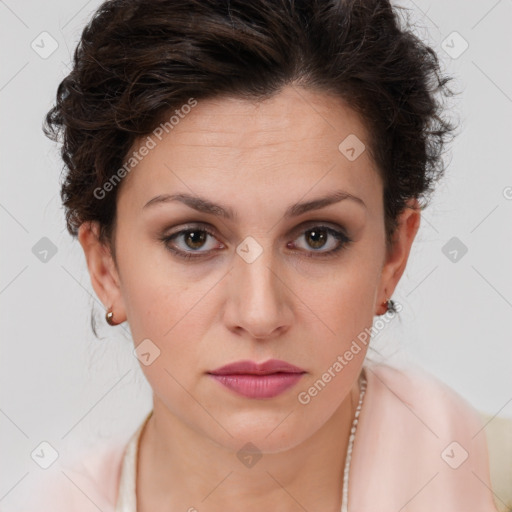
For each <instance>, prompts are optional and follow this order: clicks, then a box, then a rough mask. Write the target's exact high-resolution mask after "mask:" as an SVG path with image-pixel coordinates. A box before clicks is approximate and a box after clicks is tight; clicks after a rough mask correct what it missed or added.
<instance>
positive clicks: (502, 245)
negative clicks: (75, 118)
mask: <svg viewBox="0 0 512 512" xmlns="http://www.w3.org/2000/svg"><path fill="white" fill-rule="evenodd" d="M99 3H100V2H98V1H96V0H93V1H89V2H84V1H83V0H72V1H71V0H66V1H64V0H59V1H56V0H53V1H47V2H36V1H35V0H30V1H24V2H14V0H6V1H0V17H1V29H0V34H1V35H0V37H1V39H2V54H1V64H0V101H1V112H2V123H1V137H0V141H1V142H0V143H1V153H0V158H1V173H2V175H1V188H0V222H1V229H2V249H3V250H2V261H1V267H0V268H1V275H0V315H1V332H2V357H1V359H0V362H1V363H0V364H1V378H2V385H1V387H0V393H1V395H0V412H1V414H0V426H1V431H2V435H1V437H0V442H1V449H2V461H3V464H2V466H1V473H0V475H1V478H0V507H3V509H4V510H8V509H9V508H10V507H12V506H13V505H14V504H15V503H16V502H17V500H18V498H19V497H20V496H22V495H23V494H24V493H25V489H27V488H28V487H27V486H28V485H29V484H30V482H31V480H34V479H37V478H38V472H41V471H44V470H43V469H41V468H40V467H39V466H38V465H37V464H36V463H35V462H34V461H33V460H32V458H31V456H30V454H31V452H32V451H33V450H34V449H35V448H36V447H37V446H38V445H39V443H40V442H41V441H47V442H49V443H50V444H51V445H52V446H53V447H55V449H56V450H57V451H58V452H59V453H61V452H65V451H66V449H67V448H66V447H67V446H68V445H77V444H89V443H91V444H92V443H94V442H95V441H96V440H98V439H102V440H106V441H108V440H109V439H111V438H112V437H113V436H116V437H119V436H128V435H129V434H130V433H131V432H132V431H133V430H135V428H136V427H137V426H138V424H139V422H140V421H141V419H142V418H143V416H144V415H145V414H146V413H147V412H148V411H149V409H150V407H151V403H150V396H151V394H150V389H149V386H148V385H147V383H146V382H145V380H144V377H143V375H142V372H141V371H140V368H139V366H138V361H137V360H136V359H135V357H133V355H132V346H131V339H130V333H129V330H128V328H127V327H126V326H125V327H116V328H110V327H108V326H106V325H105V326H104V327H103V325H104V323H103V322H102V316H103V312H102V311H103V310H102V307H101V304H100V303H99V301H98V300H97V299H96V298H95V296H94V293H93V291H92V287H91V285H90V280H89V275H88V273H87V269H86V266H85V259H84V257H83V253H82V251H81V248H80V246H79V244H78V242H77V241H73V240H72V239H71V237H70V236H69V235H68V234H67V232H66V231H65V229H64V217H63V211H62V209H61V207H60V202H59V175H60V171H61V168H62V163H61V161H60V160H59V155H58V149H57V148H56V146H55V145H53V143H51V142H50V141H48V140H47V139H46V138H45V137H44V136H43V134H42V131H41V123H42V118H43V116H44V114H45V113H46V111H47V110H48V109H49V108H50V107H51V105H52V102H53V99H54V96H55V92H56V88H57V85H58V83H59V82H60V80H61V79H62V78H63V77H64V76H65V75H66V74H67V73H68V65H69V62H70V58H71V54H72V52H73V50H74V47H75V45H76V42H77V40H78V37H79V35H80V32H81V30H82V28H83V26H84V24H85V22H86V20H88V18H89V16H90V14H91V13H92V12H93V10H94V9H95V8H96V7H97V6H98V5H99ZM400 5H404V6H406V7H410V8H412V9H413V10H414V18H413V19H414V20H416V29H415V30H416V32H417V33H418V34H419V35H420V36H421V37H422V38H423V39H424V40H426V41H428V42H429V43H430V44H431V45H432V46H433V47H434V49H435V50H436V51H437V53H438V55H439V57H440V58H441V60H442V63H443V69H444V70H445V71H446V72H447V73H449V74H451V75H454V76H456V79H457V82H456V83H454V84H453V86H452V87H454V88H456V89H457V90H461V91H462V94H461V95H459V96H458V97H457V98H456V99H454V100H453V101H452V102H451V103H450V105H449V107H448V108H449V109H450V111H453V113H454V115H455V116H456V117H457V118H458V119H459V120H460V122H461V125H460V128H459V131H460V132H461V133H460V134H459V136H458V137H457V139H456V140H455V142H454V143H453V144H452V146H451V147H450V153H449V154H448V156H447V161H449V167H448V172H447V175H446V177H445V179H444V181H443V182H442V184H441V185H440V187H439V188H438V191H437V194H436V195H435V196H434V200H433V202H432V204H431V206H430V207H429V208H428V209H427V210H426V211H425V213H424V215H423V220H422V225H421V228H420V231H419V234H418V236H417V239H416V241H415V243H414V246H413V249H412V252H411V257H410V261H409V265H408V267H407V269H406V271H405V274H404V276H403V278H402V280H401V282H400V285H399V287H398V290H397V291H396V293H395V295H394V298H396V299H397V300H398V301H399V302H400V303H401V304H402V305H403V307H404V309H403V311H402V312H401V315H400V319H395V320H394V321H393V322H392V324H390V325H389V326H387V327H386V329H384V330H383V331H382V332H381V334H379V336H378V337H377V338H376V339H375V343H374V347H375V348H376V349H377V350H379V351H381V352H382V359H383V360H386V361H389V362H390V363H396V364H406V365H414V364H415V365H419V366H421V367H423V368H425V369H426V370H427V371H429V372H430V373H432V374H434V375H435V376H437V377H438V378H440V379H441V380H443V381H444V382H446V383H447V384H448V385H449V386H451V387H452V388H453V389H454V390H456V391H457V392H458V393H459V394H461V395H462V396H463V397H464V398H466V399H467V400H468V401H469V402H471V403H472V404H473V405H474V406H475V407H476V408H478V409H479V410H481V411H483V412H487V413H488V414H492V415H494V414H499V415H500V416H506V417H512V371H511V366H512V365H511V362H512V343H511V341H512V340H511V328H510V319H511V318H512V271H511V262H512V234H511V233H512V230H511V220H512V171H511V169H512V167H511V151H510V149H511V137H510V136H511V133H512V130H511V127H512V126H511V125H512V76H511V67H510V62H511V61H510V55H511V52H512V44H511V37H510V25H511V21H512V1H511V0H500V1H495V0H486V1H479V2H467V1H465V0H445V1H443V2H441V1H437V2H433V1H430V2H429V1H427V0H423V1H419V0H418V1H416V2H402V3H400ZM454 31H456V32H457V33H459V34H460V36H461V37H462V38H463V39H460V38H459V36H457V35H456V34H455V35H454V34H453V32H454ZM42 32H48V33H49V34H50V36H51V38H50V37H49V36H40V34H41V33H42ZM52 40H54V41H55V42H56V44H58V48H57V49H56V50H55V51H54V52H53V53H52V54H51V55H49V56H47V55H45V54H44V52H49V51H50V50H51V49H52V47H51V44H52ZM464 40H465V41H467V44H468V45H469V46H468V48H467V49H466V50H465V51H464V52H463V53H462V54H460V55H458V53H460V51H461V49H462V48H463V46H462V44H463V41H464ZM443 41H445V43H443ZM33 42H34V43H33ZM53 44H55V43H53ZM446 44H448V45H449V47H451V50H449V51H451V52H452V56H450V55H448V53H446V52H445V50H444V49H443V48H444V47H446V46H445V45H446ZM31 45H33V46H35V48H37V51H36V49H34V48H33V47H32V46H31ZM36 45H38V46H36ZM454 52H455V53H454ZM43 57H45V58H43ZM43 237H47V238H48V239H49V240H51V242H52V243H53V244H54V245H55V247H56V249H57V252H56V254H55V255H53V257H50V256H51V253H50V254H49V255H48V256H47V261H46V262H43V261H41V260H40V259H39V258H38V257H37V256H36V254H34V252H33V247H34V246H36V249H37V248H38V247H39V246H37V245H36V244H38V243H44V242H40V240H41V239H42V238H43ZM453 237H456V239H457V240H455V241H453V240H452V241H451V242H450V240H451V239H452V238H453ZM454 243H455V244H458V248H457V245H455V246H452V244H454ZM446 244H448V246H447V245H446ZM461 244H463V245H464V246H465V247H466V248H467V253H466V254H464V255H462V256H461V254H462V253H461V251H460V247H462V245H461ZM454 247H455V248H456V250H457V251H458V252H457V258H456V260H455V261H453V256H450V255H449V256H450V257H447V256H446V255H445V253H449V251H452V250H453V248H454ZM34 251H35V252H37V250H34ZM453 254H454V253H453V252H452V255H453ZM40 256H41V255H40ZM93 305H95V309H96V311H97V313H98V315H97V316H98V319H99V324H100V326H101V327H100V331H99V334H100V335H101V336H102V337H103V339H102V340H97V339H96V338H95V337H94V336H93V334H92V332H91V330H90V326H89V316H90V314H89V311H90V309H91V307H92V306H93Z"/></svg>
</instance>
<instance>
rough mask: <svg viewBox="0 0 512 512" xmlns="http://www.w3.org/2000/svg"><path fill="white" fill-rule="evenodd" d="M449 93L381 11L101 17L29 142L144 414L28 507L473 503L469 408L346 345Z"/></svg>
mask: <svg viewBox="0 0 512 512" xmlns="http://www.w3.org/2000/svg"><path fill="white" fill-rule="evenodd" d="M447 82H448V79H447V78H445V77H442V76H440V73H439V66H438V60H437V57H436V55H435V53H434V52H433V51H432V50H431V49H430V48H429V47H428V46H425V45H424V44H423V43H422V42H421V41H420V40H419V39H418V38H416V37H415V36H414V35H413V34H412V33H411V32H409V31H407V30H406V29H404V28H403V27H401V26H400V22H399V17H398V13H397V12H396V10H393V9H392V7H391V6H390V4H389V3H388V2H386V1H382V0H379V1H377V0H373V1H372V0H368V1H365V2H357V1H338V0H332V1H329V2H327V1H325V0H323V1H320V0H316V1H315V0H308V1H305V0H304V1H296V2H294V1H291V0H256V1H252V2H243V1H240V0H235V1H228V2H216V1H213V0H183V1H168V0H167V1H163V0H151V1H148V0H145V1H142V0H128V1H126V0H125V1H109V2H105V3H104V4H103V5H102V6H101V7H100V8H99V9H98V11H97V12H96V14H95V15H94V17H93V19H92V20H91V22H90V23H89V24H88V26H87V27H86V28H85V30H84V32H83V34H82V38H81V41H80V43H79V45H78V47H77V50H76V52H75V57H74V67H73V69H72V71H71V73H70V74H69V75H68V76H67V77H66V78H65V79H64V80H63V81H62V83H61V84H60V86H59V90H58V93H57V102H56V105H55V107H54V108H53V109H52V110H51V111H50V112H49V113H48V116H47V126H46V133H47V134H48V135H49V136H51V137H53V138H54V139H55V140H59V136H62V142H63V147H62V156H63V160H64V162H65V164H66V167H67V174H66V177H65V181H64V183H63V186H62V199H63V202H64V206H65V208H66V215H67V226H68V230H69V231H70V233H71V234H72V235H73V236H76V237H77V238H78V240H79V242H80V244H81V246H82V248H83V250H84V254H85V256H86V260H87V266H88V269H89V273H90V277H91V282H92V285H93V287H94V290H95V292H96V294H97V295H98V298H99V299H100V300H101V301H102V303H103V304H104V306H105V309H106V317H105V319H106V321H107V322H108V324H110V325H119V324H121V323H123V322H126V323H127V324H128V325H129V328H130V332H131V334H132V337H133V341H134V345H135V353H136V355H137V357H138V358H139V361H140V363H141V368H142V370H143V372H144V374H145V377H146V378H147V380H148V382H149V384H150V385H151V387H152V390H153V410H152V411H151V413H150V414H149V415H148V416H147V418H145V420H144V422H143V423H142V424H141V425H140V427H139V429H138V430H137V432H135V433H134V435H133V436H132V438H131V439H130V441H129V443H128V444H126V443H123V444H119V445H117V446H110V447H107V448H106V449H103V450H98V451H97V452H96V453H94V454H87V455H84V459H83V460H82V461H80V463H79V462H78V461H77V465H76V467H75V468H72V469H70V471H68V472H66V474H65V477H66V478H65V479H61V481H60V483H58V484H57V483H56V484H55V485H54V486H53V487H54V488H53V491H52V492H53V493H54V496H55V499H54V500H53V501H52V498H51V495H52V492H50V491H47V492H45V493H42V492H41V494H40V495H39V496H38V500H39V506H41V500H43V499H47V500H48V502H49V503H51V505H48V506H49V507H50V506H51V507H52V510H57V509H59V510H60V509H62V510H88V509H91V510H93V509H94V510H98V509H100V510H102V511H106V510H123V511H135V510H137V511H139V512H140V511H142V512H147V511H151V512H159V511H164V510H165V511H168V510H189V511H192V510H208V511H217V510H226V509H230V508H235V507H236V509H242V510H246V511H253V510H254V511H256V510H266V509H274V510H283V511H290V512H291V511H296V510H309V511H313V510H315V511H316V510H318V511H338V510H342V511H346V510H349V511H351V512H369V511H376V512H377V511H378V512H391V511H393V512H395V511H398V510H402V511H414V512H423V511H427V510H428V511H431V510H438V511H441V510H442V511H443V512H452V511H461V510H465V511H466V510H478V511H481V512H484V511H485V512H486V511H494V510H495V507H494V504H493V498H492V491H491V489H490V482H489V467H488V453H487V446H486V443H485V434H484V431H483V429H482V425H481V423H480V421H479V419H478V416H477V414H476V412H475V411H474V409H472V407H471V406H470V405H469V404H468V403H466V402H465V401H464V400H463V399H462V398H461V397H459V396H458V395H457V394H456V393H455V392H453V391H452V390H450V389H449V388H447V387H446V386H445V385H444V384H442V383H441V382H439V381H437V380H435V379H434V378H433V377H431V376H429V375H428V374H426V373H423V372H420V371H417V370H416V371H412V369H398V368H393V367H391V366H388V365H385V364H374V363H371V362H370V360H369V358H368V357H367V352H368V348H369V341H370V336H369V334H368V332H371V331H370V328H371V327H372V323H373V321H374V317H375V316H379V317H382V319H381V321H382V322H387V321H389V319H390V317H392V316H393V315H395V314H396V313H397V312H399V310H400V309H401V307H402V306H401V305H400V304H396V303H395V302H394V301H393V300H392V298H391V297H392V295H393V292H394V290H395V288H396V286H397V284H398V282H399V280H400V278H401V276H402V274H403V272H404V269H405V267H406V264H407V260H408V256H409V252H410V249H411V245H412V243H413V240H414V238H415V235H416V233H417V230H418V227H419V223H420V214H421V210H422V209H423V208H424V207H425V206H426V204H427V198H428V195H429V193H430V192H432V191H433V188H434V184H435V182H436V181H437V179H438V178H439V177H440V176H441V175H442V173H443V164H442V160H441V153H442V149H443V146H444V143H445V142H446V139H447V137H448V135H449V134H450V132H451V131H453V129H454V127H453V126H452V125H450V123H449V122H447V121H446V120H445V119H443V116H442V107H441V102H440V100H439V99H438V98H437V95H438V94H444V95H448V94H449V93H450V91H449V90H448V88H447V85H446V84H447ZM422 201H423V202H422ZM45 487H46V484H45ZM50 487H51V485H50ZM43 494H45V495H46V496H47V497H46V498H43ZM43 508H44V507H43Z"/></svg>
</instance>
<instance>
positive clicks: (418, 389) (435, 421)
mask: <svg viewBox="0 0 512 512" xmlns="http://www.w3.org/2000/svg"><path fill="white" fill-rule="evenodd" d="M366 369H367V376H368V379H369V380H370V381H371V387H372V392H373V393H374V394H376V395H378V397H379V400H386V402H387V404H388V405H390V404H394V405H395V406H397V407H399V408H400V409H403V411H402V413H405V414H407V416H408V417H410V419H411V421H412V419H413V417H414V416H415V414H416V416H415V417H416V419H417V420H418V421H419V422H420V423H421V420H422V419H425V421H426V422H427V423H428V425H425V427H427V430H428V428H430V429H431V430H433V431H438V432H439V433H441V432H444V433H446V434H449V433H452V434H455V433H457V434H459V435H460V434H461V432H462V431H464V432H466V433H471V436H473V435H475V434H477V431H479V430H480V429H481V427H482V421H481V418H480V416H479V414H478V412H477V411H476V409H474V408H473V406H472V405H471V404H470V403H469V402H468V401H467V400H466V399H464V398H463V397H462V396H461V395H460V394H458V393H457V392H456V391H455V390H453V389H452V388H451V387H449V386H448V385H447V384H446V383H444V382H443V381H441V380H439V379H438V378H437V377H435V376H434V375H432V374H430V373H428V372H427V371H426V370H424V369H422V368H420V367H418V366H414V365H413V366H410V367H407V368H403V367H402V368H399V367H395V366H390V365H386V364H373V365H369V366H367V367H366ZM407 411H409V412H410V413H412V415H411V414H409V413H407ZM411 416H412V417H411Z"/></svg>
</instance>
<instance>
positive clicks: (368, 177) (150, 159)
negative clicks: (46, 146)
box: [120, 86, 380, 207]
mask: <svg viewBox="0 0 512 512" xmlns="http://www.w3.org/2000/svg"><path fill="white" fill-rule="evenodd" d="M186 111H187V112H188V113H186V114H184V113H183V112H182V113H181V115H180V116H179V117H178V116H175V117H174V119H173V121H174V123H173V125H172V128H171V127H170V126H169V125H167V130H160V132H163V133H162V134H160V136H159V137H156V136H155V135H154V134H151V135H150V136H149V137H150V138H151V139H152V140H153V142H154V143H155V144H151V146H153V145H154V147H153V148H152V149H150V150H149V151H148V152H147V154H146V155H145V156H144V157H143V158H141V159H140V162H139V163H137V165H136V166H135V167H134V169H133V170H132V171H130V173H129V174H128V175H127V176H126V178H125V179H124V181H125V183H123V187H122V189H123V190H122V191H120V196H121V194H122V195H129V196H130V199H131V202H135V203H136V204H137V205H139V206H140V207H142V203H143V201H147V200H148V199H150V197H149V196H151V197H152V196H153V195H157V194H159V193H162V192H171V190H170V189H173V190H172V191H174V190H175V189H176V188H180V189H182V190H183V191H185V192H189V193H190V192H194V191H196V192H197V193H199V192H201V193H202V195H205V193H206V194H207V193H208V191H215V193H216V195H219V193H222V191H226V194H225V195H226V197H227V198H229V195H230V194H231V193H232V191H229V190H228V189H229V188H230V187H232V186H235V185H236V186H238V187H243V189H244V190H243V191H241V190H240V192H243V193H244V194H249V193H250V191H254V193H258V194H259V193H261V192H268V193H269V194H270V195H271V194H272V190H276V189H277V190H280V191H281V194H283V193H285V192H288V191H289V192H290V193H295V194H304V193H306V191H307V190H308V189H311V188H313V187H315V186H316V185H317V184H318V185H319V184H320V183H321V182H322V184H323V187H324V189H325V187H329V183H331V184H332V185H333V186H334V185H335V183H334V182H336V186H337V185H339V184H342V185H344V186H345V188H347V191H349V192H354V193H356V192H359V193H360V194H361V193H362V194H368V193H370V189H371V188H372V187H375V186H377V187H378V186H379V184H380V179H379V177H378V175H377V173H376V172H375V169H374V165H373V163H372V161H371V159H370V156H369V154H368V152H367V151H365V150H364V149H363V150H362V148H364V147H365V146H368V144H369V140H368V134H367V128H366V127H365V125H364V124H363V122H362V120H361V119H360V117H359V116H358V115H357V114H356V112H354V111H353V110H352V109H351V108H350V107H349V106H348V105H347V104H346V103H345V102H344V101H342V100H341V99H339V98H336V97H334V96H332V95H327V94H325V93H319V92H313V91H309V90H305V89H302V88H299V87H292V86H289V87H286V88H285V89H283V90H282V91H281V92H280V93H279V94H277V95H275V96H273V97H272V98H270V99H266V100H264V101H260V102H255V101H249V100H244V99H240V98H233V97H217V98H213V99H208V100H199V101H198V102H197V105H196V106H194V107H192V108H190V110H189V109H186ZM172 114H173V113H172V112H171V113H170V115H169V117H170V116H171V115H172ZM160 139H161V140H160ZM147 141H148V139H147V137H144V138H141V139H140V140H139V141H137V143H136V144H135V145H134V147H133V148H132V149H131V150H130V152H129V154H128V156H129V155H130V154H132V152H133V151H137V150H138V149H140V148H142V147H143V146H144V145H145V144H146V145H147ZM346 141H348V143H346ZM354 142H355V144H356V145H357V147H356V150H357V152H358V153H359V152H360V151H362V152H361V153H360V154H359V156H357V158H355V159H353V158H348V157H347V155H348V156H349V157H350V156H351V154H350V153H348V154H347V153H346V149H347V145H348V146H350V145H352V146H354ZM340 144H341V148H340ZM265 187H266V190H263V188H265ZM187 189H188V190H187ZM365 189H367V190H366V191H365Z"/></svg>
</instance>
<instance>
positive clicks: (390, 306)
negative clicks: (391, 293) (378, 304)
mask: <svg viewBox="0 0 512 512" xmlns="http://www.w3.org/2000/svg"><path fill="white" fill-rule="evenodd" d="M382 305H383V306H386V311H385V312H384V313H383V314H385V313H387V312H388V311H390V312H391V313H396V305H395V302H394V301H393V300H392V299H386V300H385V301H384V302H383V303H382Z"/></svg>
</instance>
